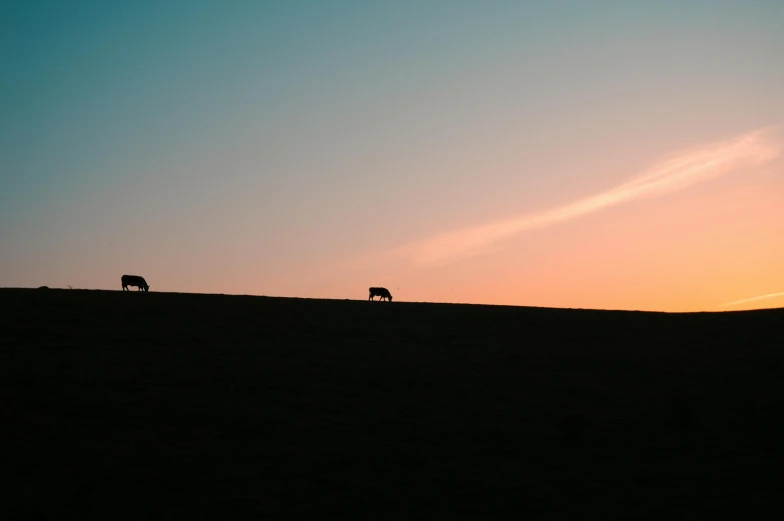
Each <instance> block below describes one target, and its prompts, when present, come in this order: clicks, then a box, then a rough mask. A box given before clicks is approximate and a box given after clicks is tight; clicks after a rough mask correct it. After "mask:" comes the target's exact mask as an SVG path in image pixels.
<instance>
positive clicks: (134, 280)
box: [122, 275, 150, 291]
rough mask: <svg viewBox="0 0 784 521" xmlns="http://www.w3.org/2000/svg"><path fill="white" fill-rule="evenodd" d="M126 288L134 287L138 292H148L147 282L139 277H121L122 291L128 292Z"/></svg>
mask: <svg viewBox="0 0 784 521" xmlns="http://www.w3.org/2000/svg"><path fill="white" fill-rule="evenodd" d="M128 286H136V287H137V288H138V291H150V286H149V284H147V281H146V280H144V277H140V276H139V275H123V276H122V288H123V291H130V290H129V289H128Z"/></svg>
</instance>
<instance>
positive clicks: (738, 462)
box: [0, 290, 784, 521]
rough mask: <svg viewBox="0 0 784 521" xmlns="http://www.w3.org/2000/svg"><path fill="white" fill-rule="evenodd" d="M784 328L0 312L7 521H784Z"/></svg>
mask: <svg viewBox="0 0 784 521" xmlns="http://www.w3.org/2000/svg"><path fill="white" fill-rule="evenodd" d="M782 326H784V310H771V311H757V312H736V313H721V314H718V313H716V314H707V313H706V314H657V313H633V312H603V311H580V310H556V309H543V308H513V307H488V306H468V305H439V304H408V303H399V302H393V303H391V304H389V303H378V302H377V303H369V302H365V301H328V300H301V299H285V298H264V297H241V296H219V295H189V294H166V293H154V292H151V293H146V294H145V293H137V292H130V293H122V292H120V291H78V290H72V291H71V290H49V291H45V290H0V400H1V402H0V443H1V444H2V445H0V448H2V460H0V463H1V466H0V473H2V476H0V477H2V478H3V481H4V482H5V484H4V485H0V487H1V488H0V494H2V495H3V496H5V497H4V498H2V500H0V519H4V520H8V521H10V520H14V519H103V520H126V519H139V520H149V519H188V520H197V519H216V520H225V521H231V520H250V519H292V518H299V519H308V520H314V519H327V518H329V519H358V520H375V519H389V520H404V519H412V518H415V519H433V520H437V519H478V520H492V519H578V518H579V519H583V518H590V517H589V516H594V517H596V518H597V519H604V520H606V519H651V520H657V521H658V520H662V519H689V520H692V519H700V518H704V519H716V518H719V517H721V518H730V519H761V518H767V519H777V518H779V517H780V516H781V515H782V513H784V509H782V507H781V506H780V502H779V501H778V497H779V495H780V494H784V466H783V464H784V450H782V435H784V417H783V416H782V415H784V408H783V407H782V406H784V349H783V348H784V345H783V343H782V340H783V339H784V328H783V327H782Z"/></svg>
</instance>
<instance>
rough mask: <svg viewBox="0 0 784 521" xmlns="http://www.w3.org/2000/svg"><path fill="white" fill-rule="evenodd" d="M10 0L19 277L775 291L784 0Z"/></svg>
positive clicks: (316, 290)
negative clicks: (122, 0)
mask: <svg viewBox="0 0 784 521" xmlns="http://www.w3.org/2000/svg"><path fill="white" fill-rule="evenodd" d="M112 4H113V2H111V1H107V2H99V3H76V4H73V5H72V4H70V3H69V4H67V5H66V3H62V4H59V3H51V5H47V7H45V8H44V7H40V8H39V7H35V6H33V5H32V4H30V3H25V2H7V3H4V4H3V6H2V7H0V33H1V34H3V42H4V43H3V51H4V53H3V56H4V57H5V59H3V60H2V61H1V62H0V66H1V67H2V77H3V78H7V79H8V81H5V82H0V96H2V99H3V101H4V108H5V110H4V112H3V117H2V118H0V182H1V183H2V190H0V244H2V249H1V250H0V287H38V286H41V285H48V286H50V287H53V288H66V287H68V286H71V287H74V288H87V289H112V290H120V287H121V286H120V277H121V276H122V275H123V274H135V275H141V276H144V277H145V279H146V280H147V281H148V283H149V284H150V286H151V288H152V289H151V291H153V292H169V291H171V292H205V293H231V294H251V295H274V296H288V297H313V298H335V299H367V289H368V287H370V286H384V287H387V288H389V289H390V291H391V292H392V294H393V295H394V301H395V302H405V301H426V302H465V303H482V304H504V305H525V306H553V307H581V308H601V309H641V310H657V311H727V310H740V309H748V308H751V307H766V306H769V305H770V306H784V301H783V300H782V298H781V294H780V291H781V290H782V288H784V153H782V152H784V128H783V127H782V125H784V67H782V66H781V63H780V62H781V56H782V55H784V31H782V30H781V27H782V23H781V22H782V20H784V3H781V2H752V3H748V2H747V3H743V2H721V3H711V2H699V3H691V2H689V3H683V2H677V1H675V0H663V1H660V2H628V3H627V2H622V3H619V2H583V1H578V0H573V1H567V2H556V3H549V2H540V3H531V2H489V3H488V2H478V1H477V2H473V1H469V2H465V3H459V5H457V4H455V3H454V2H447V1H443V2H441V1H433V2H426V3H422V2H408V1H406V0H403V1H401V2H390V3H386V4H384V5H383V6H381V5H379V4H374V3H366V2H358V1H353V0H336V1H335V2H315V1H306V2H297V3H296V4H289V3H286V2H281V3H268V2H247V3H245V2H240V3H230V4H226V5H224V4H220V3H214V2H203V1H201V0H194V1H193V2H179V3H178V2H164V3H149V2H139V3H133V4H132V5H124V7H123V9H122V15H121V16H120V15H118V9H117V6H116V5H114V6H113V5H112Z"/></svg>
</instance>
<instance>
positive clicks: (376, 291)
mask: <svg viewBox="0 0 784 521" xmlns="http://www.w3.org/2000/svg"><path fill="white" fill-rule="evenodd" d="M376 296H379V297H381V298H380V299H378V300H379V302H380V301H382V300H384V299H387V301H389V302H392V294H391V293H390V292H389V290H388V289H387V288H370V296H369V297H368V300H375V299H374V298H373V297H376Z"/></svg>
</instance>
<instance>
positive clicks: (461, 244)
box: [391, 127, 781, 267]
mask: <svg viewBox="0 0 784 521" xmlns="http://www.w3.org/2000/svg"><path fill="white" fill-rule="evenodd" d="M772 130H773V128H772V127H768V128H763V129H760V130H757V131H755V132H751V133H748V134H744V135H742V136H739V137H736V138H734V139H732V140H729V141H725V142H721V143H714V144H711V145H708V146H704V147H700V148H698V149H694V150H690V151H687V152H685V153H681V154H678V155H676V156H674V157H671V158H670V159H667V160H665V161H663V162H661V163H659V164H657V165H654V166H653V167H651V168H650V169H648V170H647V171H645V172H643V173H642V174H641V175H639V176H637V177H635V178H633V179H631V180H629V181H628V182H626V183H624V184H622V185H619V186H617V187H615V188H613V189H611V190H608V191H606V192H603V193H600V194H597V195H594V196H590V197H587V198H585V199H582V200H579V201H576V202H573V203H571V204H567V205H564V206H561V207H558V208H554V209H552V210H547V211H544V212H541V213H536V214H527V215H521V216H519V217H514V218H511V219H505V220H501V221H496V222H491V223H488V224H484V225H480V226H474V227H470V228H464V229H461V230H456V231H451V232H447V233H443V234H440V235H436V236H434V237H430V238H427V239H424V240H420V241H417V242H414V243H410V244H407V245H405V246H402V247H399V248H396V249H394V250H393V251H392V252H391V253H393V254H396V255H399V256H401V257H403V258H405V259H407V260H409V261H410V262H412V263H414V264H415V265H419V266H425V267H434V266H439V265H443V264H446V263H448V262H451V261H454V260H457V259H459V258H464V257H468V256H473V255H478V254H481V253H486V252H488V251H490V250H493V249H495V248H497V247H498V246H499V245H498V244H497V243H498V242H499V241H501V240H503V239H507V238H510V237H512V236H515V235H517V234H519V233H522V232H524V231H528V230H533V229H536V228H542V227H545V226H550V225H553V224H556V223H560V222H563V221H569V220H571V219H575V218H577V217H581V216H583V215H586V214H588V213H591V212H595V211H598V210H601V209H604V208H608V207H610V206H615V205H618V204H622V203H627V202H630V201H634V200H637V199H643V198H650V197H658V196H662V195H665V194H669V193H673V192H677V191H680V190H683V189H685V188H688V187H690V186H692V185H695V184H698V183H703V182H706V181H709V180H711V179H714V178H716V177H718V176H720V175H723V174H726V173H728V172H730V171H732V170H734V169H736V168H738V167H741V166H745V165H759V164H762V163H766V162H768V161H771V160H773V159H775V158H776V157H778V155H779V152H780V150H781V142H780V140H778V139H775V138H774V137H773V135H772V132H771V131H772Z"/></svg>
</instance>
